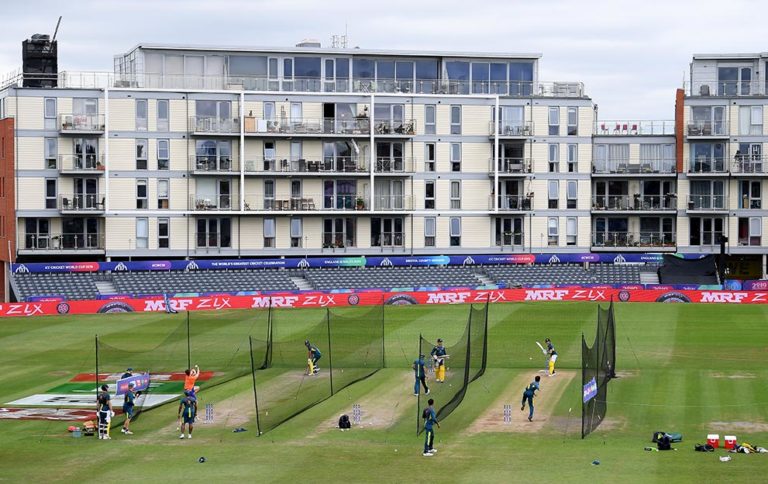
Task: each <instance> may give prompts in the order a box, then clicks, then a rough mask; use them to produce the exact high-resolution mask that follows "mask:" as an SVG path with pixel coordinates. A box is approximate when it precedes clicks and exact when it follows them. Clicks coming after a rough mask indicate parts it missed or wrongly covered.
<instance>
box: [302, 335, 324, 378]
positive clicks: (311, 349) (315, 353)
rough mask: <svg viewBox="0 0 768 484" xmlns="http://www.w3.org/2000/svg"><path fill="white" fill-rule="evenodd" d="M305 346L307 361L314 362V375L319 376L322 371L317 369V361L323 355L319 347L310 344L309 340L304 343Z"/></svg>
mask: <svg viewBox="0 0 768 484" xmlns="http://www.w3.org/2000/svg"><path fill="white" fill-rule="evenodd" d="M304 346H306V347H307V360H309V361H311V362H312V374H313V375H317V373H318V372H319V371H320V368H318V367H317V361H318V360H319V359H320V358H321V357H322V356H323V355H322V354H321V353H320V350H319V349H317V346H315V345H313V344H312V343H310V342H309V340H306V341H304Z"/></svg>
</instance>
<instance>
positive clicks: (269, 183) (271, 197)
mask: <svg viewBox="0 0 768 484" xmlns="http://www.w3.org/2000/svg"><path fill="white" fill-rule="evenodd" d="M273 208H275V180H264V209H265V210H272V209H273Z"/></svg>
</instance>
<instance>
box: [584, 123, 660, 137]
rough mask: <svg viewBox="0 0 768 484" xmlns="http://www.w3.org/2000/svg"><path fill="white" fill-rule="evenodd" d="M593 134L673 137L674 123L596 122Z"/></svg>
mask: <svg viewBox="0 0 768 484" xmlns="http://www.w3.org/2000/svg"><path fill="white" fill-rule="evenodd" d="M595 134H596V135H601V136H626V135H637V136H673V135H674V134H675V122H674V121H641V120H618V121H617V120H610V121H597V122H596V123H595Z"/></svg>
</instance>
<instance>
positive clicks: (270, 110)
mask: <svg viewBox="0 0 768 484" xmlns="http://www.w3.org/2000/svg"><path fill="white" fill-rule="evenodd" d="M264 119H265V120H266V121H274V120H275V103H274V102H273V101H267V102H264Z"/></svg>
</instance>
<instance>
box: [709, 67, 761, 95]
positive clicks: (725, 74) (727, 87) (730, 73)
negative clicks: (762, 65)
mask: <svg viewBox="0 0 768 484" xmlns="http://www.w3.org/2000/svg"><path fill="white" fill-rule="evenodd" d="M717 92H718V94H719V95H720V96H749V95H750V93H751V92H752V68H751V67H739V66H728V67H718V69H717Z"/></svg>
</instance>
